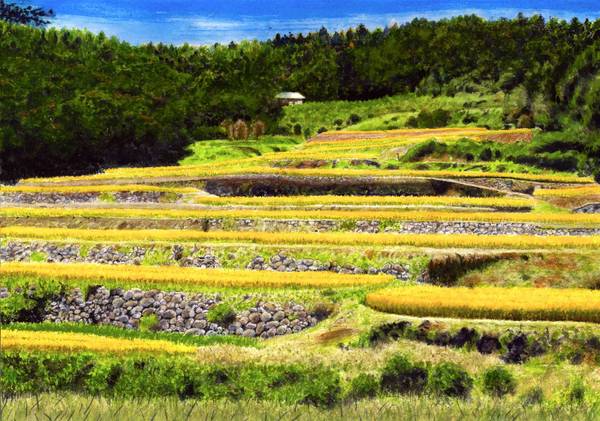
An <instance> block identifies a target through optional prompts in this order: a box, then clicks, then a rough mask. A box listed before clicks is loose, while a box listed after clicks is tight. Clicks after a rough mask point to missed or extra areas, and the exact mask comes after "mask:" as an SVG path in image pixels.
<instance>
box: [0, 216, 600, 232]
mask: <svg viewBox="0 0 600 421" xmlns="http://www.w3.org/2000/svg"><path fill="white" fill-rule="evenodd" d="M11 225H28V226H43V227H47V226H51V227H64V228H82V227H87V228H90V229H91V228H94V229H102V228H110V229H114V228H119V229H194V230H201V231H264V232H331V231H351V232H361V233H379V232H382V231H384V232H396V233H400V234H475V235H516V234H519V235H536V236H546V235H582V236H583V235H597V234H600V228H576V227H574V228H546V227H544V226H543V225H538V224H531V223H521V222H461V221H450V222H421V221H419V222H414V221H413V222H411V221H404V222H398V223H394V224H393V226H389V225H388V226H386V225H387V223H386V222H385V221H384V222H382V221H378V220H367V221H351V220H346V221H342V220H332V219H248V218H244V219H228V218H227V219H226V218H211V219H201V218H200V219H145V220H142V219H135V218H131V219H127V218H44V219H43V220H41V219H35V218H3V219H2V220H0V226H11Z"/></svg>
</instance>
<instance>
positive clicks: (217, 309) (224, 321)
mask: <svg viewBox="0 0 600 421" xmlns="http://www.w3.org/2000/svg"><path fill="white" fill-rule="evenodd" d="M206 320H208V321H209V322H210V323H217V324H219V325H221V326H225V327H226V326H228V325H229V324H231V323H233V322H234V321H235V311H234V310H233V308H231V306H230V305H229V304H227V303H221V304H217V305H216V306H214V307H213V308H211V309H210V310H208V313H207V314H206Z"/></svg>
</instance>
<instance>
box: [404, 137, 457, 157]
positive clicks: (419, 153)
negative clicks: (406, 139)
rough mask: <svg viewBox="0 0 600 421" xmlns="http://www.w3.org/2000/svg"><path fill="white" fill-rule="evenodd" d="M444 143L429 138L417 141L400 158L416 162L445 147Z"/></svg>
mask: <svg viewBox="0 0 600 421" xmlns="http://www.w3.org/2000/svg"><path fill="white" fill-rule="evenodd" d="M445 146H446V145H444V144H441V143H438V142H436V141H435V140H429V141H427V142H423V143H419V144H418V145H416V146H414V147H412V148H411V149H410V150H409V151H408V152H406V154H405V155H404V157H403V158H402V159H403V161H405V162H417V161H419V160H421V159H422V158H425V157H426V156H429V155H431V154H433V153H435V152H437V151H442V150H444V149H445Z"/></svg>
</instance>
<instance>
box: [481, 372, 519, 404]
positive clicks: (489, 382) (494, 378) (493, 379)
mask: <svg viewBox="0 0 600 421" xmlns="http://www.w3.org/2000/svg"><path fill="white" fill-rule="evenodd" d="M516 386H517V384H516V381H515V378H514V377H513V375H512V374H511V372H510V371H508V370H507V369H506V368H504V367H502V366H497V367H492V368H490V369H488V370H486V371H485V372H484V373H483V389H484V390H485V391H486V392H487V393H489V394H490V395H492V396H496V397H502V396H504V395H508V394H513V393H515V389H516Z"/></svg>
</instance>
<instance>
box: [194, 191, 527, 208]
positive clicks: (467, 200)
mask: <svg viewBox="0 0 600 421" xmlns="http://www.w3.org/2000/svg"><path fill="white" fill-rule="evenodd" d="M196 203H200V204H203V205H212V206H223V205H240V206H311V205H362V206H474V207H501V208H527V207H532V206H533V205H534V204H535V202H534V201H532V200H530V199H520V198H511V197H454V196H331V195H327V196H275V197H244V196H238V197H198V198H197V199H196ZM374 210H376V209H374Z"/></svg>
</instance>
